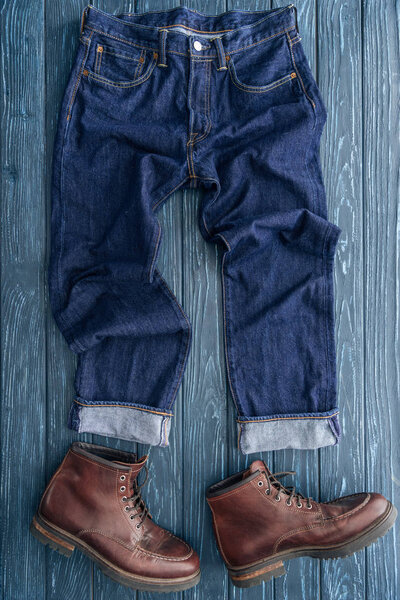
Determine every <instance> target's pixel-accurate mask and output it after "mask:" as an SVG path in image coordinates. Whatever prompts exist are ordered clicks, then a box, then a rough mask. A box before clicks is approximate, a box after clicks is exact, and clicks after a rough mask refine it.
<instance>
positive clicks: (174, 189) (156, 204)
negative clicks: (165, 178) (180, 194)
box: [151, 176, 189, 210]
mask: <svg viewBox="0 0 400 600" xmlns="http://www.w3.org/2000/svg"><path fill="white" fill-rule="evenodd" d="M188 179H189V177H188V176H186V177H185V178H184V179H182V181H180V182H179V183H178V184H177V185H176V186H175V187H173V188H172V190H170V191H169V192H168V193H167V194H165V195H164V196H163V197H162V198H161V200H157V202H156V203H155V204H153V206H152V207H151V208H152V210H155V209H156V208H157V206H158V205H159V204H161V203H162V202H163V201H164V200H166V199H167V198H168V196H170V195H171V194H173V193H174V192H175V191H176V190H177V189H178V188H179V187H181V185H183V184H184V183H185V181H187V180H188Z"/></svg>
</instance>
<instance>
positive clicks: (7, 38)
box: [0, 0, 400, 600]
mask: <svg viewBox="0 0 400 600" xmlns="http://www.w3.org/2000/svg"><path fill="white" fill-rule="evenodd" d="M287 3H289V2H287ZM2 5H3V6H2V12H1V63H2V65H1V66H2V77H1V80H2V83H4V103H3V105H2V113H1V119H2V121H1V152H2V193H3V203H2V215H1V221H2V231H1V249H2V263H1V269H2V280H1V283H2V304H1V308H2V311H1V314H2V320H1V324H2V330H1V333H2V348H3V353H2V398H1V449H2V476H1V481H0V483H1V490H2V502H3V505H2V509H1V513H0V514H1V527H2V563H3V579H2V596H1V597H2V598H3V599H4V600H50V599H53V600H67V599H68V600H89V599H92V598H93V599H96V600H100V599H103V600H108V599H112V600H125V599H128V598H129V599H136V598H137V600H145V599H146V600H151V599H152V600H154V599H155V598H157V597H159V596H158V595H156V594H145V593H140V594H136V593H135V592H134V591H132V590H129V589H127V588H124V587H121V586H118V584H115V583H113V582H112V581H110V580H109V579H107V578H106V577H104V576H103V575H102V574H101V573H100V571H99V570H98V569H97V568H93V566H92V565H91V563H90V561H89V560H88V559H87V558H85V557H84V556H82V555H81V554H79V552H74V554H73V556H72V557H71V558H70V559H67V558H65V557H61V556H59V555H58V554H57V553H55V552H52V551H51V550H49V549H46V548H44V547H43V546H42V545H40V544H39V543H38V542H37V541H36V540H35V539H34V538H33V537H31V536H30V534H29V532H28V528H29V523H30V520H31V517H32V515H33V513H34V511H35V510H36V507H37V504H38V501H39V498H40V496H41V494H42V492H43V490H44V487H45V484H46V482H47V481H48V479H49V477H50V476H51V474H52V473H53V471H54V469H55V468H56V466H57V465H58V464H59V462H60V461H61V459H62V457H63V456H64V454H65V452H66V450H67V448H68V445H69V443H70V442H71V441H72V440H74V439H77V438H78V436H77V435H75V434H74V433H72V432H71V431H70V430H68V429H67V427H66V418H67V413H68V411H69V406H70V402H71V399H72V394H73V388H72V382H73V374H74V357H73V355H72V354H71V353H70V352H69V350H68V348H67V346H66V344H65V343H64V341H63V339H62V337H61V334H60V333H59V332H58V330H57V329H56V326H55V324H54V322H53V319H52V316H51V314H50V311H49V304H48V296H47V286H46V265H47V260H48V250H49V210H50V208H49V207H50V197H49V192H50V166H51V153H52V146H53V139H54V134H55V127H56V121H57V115H58V109H59V105H60V101H61V98H62V94H63V91H64V86H65V84H66V80H67V76H68V73H69V70H70V68H71V64H72V60H73V57H74V53H75V49H76V47H77V42H78V34H79V21H80V16H81V11H82V9H83V8H84V5H85V4H84V1H82V0H3V2H2ZM95 5H96V6H98V7H99V8H101V9H103V10H105V11H108V12H120V11H139V12H142V11H145V10H155V9H160V8H171V7H173V6H175V5H176V4H175V3H174V1H173V0H149V1H146V2H139V3H138V4H134V3H133V2H129V1H124V0H99V1H98V2H95ZM186 5H187V6H190V7H192V8H197V9H199V10H200V11H202V12H205V13H209V14H216V13H219V12H223V11H225V10H228V9H232V8H241V9H250V10H255V9H266V8H269V7H270V6H271V7H273V6H274V5H276V3H275V2H273V3H272V4H270V2H269V0H264V1H263V2H258V1H256V0H248V1H245V0H243V1H237V2H233V1H232V0H229V1H226V0H208V1H205V2H201V3H200V2H196V0H190V1H188V2H187V4H186ZM277 5H278V6H279V5H284V4H279V3H278V4H277ZM297 7H298V12H299V28H300V32H301V35H302V37H303V44H304V47H305V50H306V52H307V55H308V57H309V60H310V63H311V64H312V66H313V69H314V71H315V75H316V78H317V81H318V83H319V86H320V89H321V91H322V94H323V97H324V99H325V103H326V105H327V107H328V110H329V116H328V121H327V125H326V128H325V131H324V135H323V139H322V145H321V158H322V164H323V170H324V175H325V182H326V188H327V194H328V199H329V213H330V219H331V220H332V221H333V222H335V223H337V224H338V225H339V226H340V227H341V228H342V229H343V233H342V235H341V238H340V240H339V244H338V249H337V254H336V263H335V269H336V270H335V286H336V317H337V319H336V336H337V366H338V385H339V407H340V409H341V424H342V427H343V439H342V441H341V444H340V445H339V446H338V447H334V448H326V449H322V450H320V451H301V452H300V451H297V452H292V451H278V452H275V453H266V454H265V455H264V456H263V458H264V459H265V460H266V462H267V463H268V464H269V465H270V466H271V467H272V468H274V469H275V470H277V471H280V470H288V469H292V468H293V469H295V470H297V472H298V476H297V484H298V485H299V486H300V487H301V489H302V490H303V491H304V492H305V493H307V494H310V495H312V496H313V497H314V498H320V499H322V500H327V499H331V498H333V497H335V496H337V495H340V494H348V493H352V492H354V491H362V490H365V489H369V490H374V491H379V492H382V493H384V494H386V495H387V496H388V497H389V498H390V499H391V500H392V501H393V502H394V503H395V504H396V503H397V506H398V507H400V491H399V482H400V465H399V462H400V461H399V458H400V457H399V454H400V441H399V431H400V410H399V384H400V345H399V323H400V313H399V291H400V290H399V285H400V273H399V260H398V259H399V226H400V223H399V205H398V197H399V196H398V191H399V190H398V186H399V97H400V93H399V70H400V56H399V20H398V19H399V14H398V13H399V10H400V5H399V4H398V3H396V0H375V1H374V0H347V1H346V0H298V1H297ZM198 201H199V198H198V195H197V192H193V191H185V192H184V193H182V192H181V193H177V194H175V195H174V196H173V197H171V198H170V200H169V201H168V202H167V203H166V205H164V207H163V208H162V210H161V211H160V212H159V213H158V215H159V217H160V219H161V224H162V226H163V233H164V238H163V244H162V247H161V256H160V259H159V263H158V265H159V268H160V270H161V272H162V273H163V274H164V275H165V277H166V279H167V281H168V282H169V284H170V285H171V286H172V288H173V290H174V291H175V292H176V294H177V297H178V300H179V301H180V302H181V303H182V305H183V307H184V309H185V310H186V312H187V313H188V314H189V316H190V318H191V321H192V323H193V327H194V340H193V345H192V351H191V355H190V360H189V363H188V365H187V369H186V372H185V375H184V378H183V382H182V386H181V388H180V393H179V396H178V398H177V402H176V418H175V420H174V426H173V431H172V436H171V446H170V448H168V449H159V448H157V449H156V448H153V449H151V451H150V467H151V468H150V475H151V480H150V483H149V484H148V486H147V487H146V488H145V491H144V494H145V497H146V499H147V501H148V505H149V506H150V510H151V512H152V513H153V515H154V517H155V518H156V519H157V521H158V522H159V523H160V524H161V525H164V526H166V527H168V528H170V529H172V530H173V531H175V532H176V533H177V534H178V535H180V536H182V537H184V538H186V539H187V540H188V541H189V542H190V543H191V544H192V545H193V546H194V547H195V548H196V549H197V550H198V551H199V553H200V555H201V561H202V569H203V575H202V581H201V583H200V585H199V586H198V587H196V588H195V589H192V590H190V591H187V592H185V593H183V594H182V593H180V594H171V595H170V596H168V598H173V599H174V600H178V599H179V600H189V599H196V600H225V599H241V598H243V599H244V600H256V599H257V600H283V599H288V600H289V599H290V600H303V599H304V600H316V599H318V600H328V599H329V600H339V599H341V600H361V599H362V600H398V598H399V597H400V582H399V569H398V563H397V556H398V553H399V550H400V545H399V538H397V542H396V537H395V535H394V532H393V531H392V532H390V534H388V536H387V537H386V538H385V540H384V541H382V540H380V541H379V542H378V543H377V544H375V545H374V546H373V547H371V548H368V549H367V550H366V551H364V552H361V553H358V554H357V555H355V556H353V557H351V558H347V559H345V560H341V561H326V562H319V561H317V560H312V559H298V560H295V561H292V562H291V563H287V567H288V574H287V575H286V576H285V577H282V578H279V579H277V580H275V581H274V582H269V583H267V584H264V585H263V586H262V587H256V588H252V589H250V590H244V591H242V592H240V591H239V590H237V589H234V588H233V587H232V586H231V585H230V584H229V583H228V579H227V576H226V574H225V571H224V569H223V565H222V562H221V559H220V558H219V555H218V553H217V550H216V546H215V543H214V539H213V536H212V531H211V522H210V514H209V510H208V508H207V506H206V503H205V495H204V493H205V490H206V487H207V486H208V485H209V484H211V483H213V482H215V481H217V480H219V479H220V478H222V477H224V476H227V475H228V474H230V473H233V472H235V471H236V470H238V469H239V468H243V467H244V466H245V465H246V464H247V463H248V462H249V461H250V460H251V459H254V458H256V455H252V456H251V457H250V458H247V459H246V458H245V457H243V456H242V455H240V454H239V452H238V450H237V449H236V439H235V438H236V433H235V429H234V426H235V424H234V411H233V404H232V402H231V399H230V397H229V393H228V386H227V381H226V373H225V360H224V352H223V337H222V335H223V331H222V313H221V306H222V301H221V281H220V266H221V249H219V248H218V247H216V246H214V245H212V244H207V243H206V242H205V241H204V240H203V239H202V237H201V235H200V233H199V231H198V228H197V223H196V211H197V207H198ZM80 439H86V440H88V441H91V440H93V441H94V442H98V443H106V444H107V443H109V444H110V445H113V446H116V445H117V444H118V441H117V440H115V439H110V440H107V439H106V438H102V437H96V436H88V435H87V436H81V437H80ZM121 447H123V448H126V449H128V448H129V449H131V450H132V445H131V444H128V443H121ZM147 450H148V448H147V447H140V448H138V452H139V453H142V452H145V451H147ZM64 508H65V510H68V507H64Z"/></svg>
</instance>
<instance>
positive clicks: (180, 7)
mask: <svg viewBox="0 0 400 600" xmlns="http://www.w3.org/2000/svg"><path fill="white" fill-rule="evenodd" d="M292 7H293V4H290V5H288V6H285V7H284V8H283V9H281V10H280V11H279V12H281V11H282V10H286V9H288V8H292ZM91 8H94V10H96V11H97V12H100V13H103V15H104V14H106V15H107V16H108V13H105V12H104V11H102V10H100V9H99V8H95V7H91ZM182 8H185V10H187V11H188V12H192V13H195V14H197V15H200V16H202V17H207V18H210V17H211V18H217V17H220V16H221V14H222V15H229V14H230V13H244V14H251V15H256V14H263V13H265V10H244V9H240V8H233V9H231V10H227V11H225V12H224V13H220V14H218V15H208V14H206V13H202V12H200V11H199V10H196V9H195V8H189V7H187V6H185V7H182V6H175V7H174V8H166V9H165V10H164V9H161V10H149V11H146V12H142V13H132V12H127V13H119V14H120V15H122V16H126V17H137V16H139V17H141V16H144V15H147V14H149V13H150V14H157V13H167V12H173V11H175V10H180V9H182ZM279 12H274V13H273V14H272V15H269V16H270V17H272V16H274V15H276V14H279ZM118 22H119V23H120V22H121V21H120V20H119V21H118Z"/></svg>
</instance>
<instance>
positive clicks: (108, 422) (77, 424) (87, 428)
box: [68, 400, 172, 447]
mask: <svg viewBox="0 0 400 600" xmlns="http://www.w3.org/2000/svg"><path fill="white" fill-rule="evenodd" d="M171 417H172V413H171V414H170V413H167V412H164V411H162V410H160V411H157V409H154V410H153V409H150V408H138V407H137V406H132V405H129V404H117V405H111V404H93V403H90V404H86V403H84V402H81V401H80V400H75V401H74V402H73V404H72V406H71V411H70V414H69V419H68V427H69V428H70V429H74V430H75V431H78V432H79V433H94V434H97V435H104V436H109V437H115V438H119V439H121V440H128V441H131V442H139V444H150V445H151V446H162V447H164V446H168V437H169V431H170V428H171Z"/></svg>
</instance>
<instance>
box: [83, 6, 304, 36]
mask: <svg viewBox="0 0 400 600" xmlns="http://www.w3.org/2000/svg"><path fill="white" fill-rule="evenodd" d="M292 7H293V4H289V5H288V6H284V7H283V8H281V9H280V10H278V9H277V10H275V11H274V12H272V13H271V14H270V15H266V16H265V17H263V18H262V19H260V20H259V21H256V22H255V23H251V24H250V25H243V27H240V28H239V29H251V28H252V27H256V26H257V25H259V24H260V23H263V22H264V21H267V20H268V19H270V18H271V17H275V16H277V15H280V14H281V13H282V12H284V11H285V10H289V9H291V8H292ZM182 8H183V7H182V6H177V7H175V8H172V9H166V10H153V11H152V10H150V11H146V12H144V13H121V14H122V15H124V16H143V15H146V14H148V13H150V14H151V13H165V12H170V11H174V10H177V9H182ZM184 8H185V9H186V10H188V11H190V12H194V13H197V14H199V15H201V16H203V17H207V18H209V17H220V16H221V14H219V15H207V14H205V13H201V12H199V11H195V10H193V9H190V8H187V7H184ZM90 9H91V10H94V11H95V12H99V13H101V14H103V15H106V16H107V17H108V18H109V19H112V20H113V21H117V23H120V24H121V19H117V18H116V17H114V16H113V15H110V14H108V13H106V12H104V11H102V10H99V9H98V8H96V7H94V6H92V5H90ZM230 12H232V13H233V12H243V13H246V14H247V12H248V11H244V10H242V11H240V10H231V11H225V13H222V14H223V15H225V14H228V13H230ZM264 12H265V11H262V10H256V11H250V14H258V13H261V14H262V13H264ZM122 24H123V25H128V27H136V28H138V29H143V30H149V29H151V30H154V29H160V28H159V27H157V26H149V25H141V24H140V23H127V22H123V23H122ZM178 26H179V24H175V25H170V26H169V27H178ZM165 27H167V25H165V26H164V28H165ZM193 31H197V32H198V33H201V32H202V30H196V29H194V30H193ZM227 31H234V30H233V29H228V30H227ZM204 33H218V32H213V31H204Z"/></svg>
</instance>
